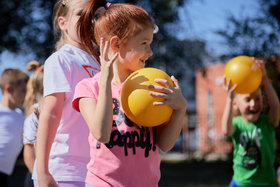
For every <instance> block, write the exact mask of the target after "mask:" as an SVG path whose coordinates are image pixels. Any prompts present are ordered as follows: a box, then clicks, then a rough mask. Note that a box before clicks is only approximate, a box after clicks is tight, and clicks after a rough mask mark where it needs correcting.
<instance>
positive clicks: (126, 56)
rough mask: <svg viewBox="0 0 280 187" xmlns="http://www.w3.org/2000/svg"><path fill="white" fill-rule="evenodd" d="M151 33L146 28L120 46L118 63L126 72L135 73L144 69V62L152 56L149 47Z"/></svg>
mask: <svg viewBox="0 0 280 187" xmlns="http://www.w3.org/2000/svg"><path fill="white" fill-rule="evenodd" d="M153 31H154V29H153V28H147V29H145V30H144V31H143V32H141V33H139V34H138V35H136V36H134V37H131V38H130V39H128V40H127V42H126V43H125V44H123V45H121V50H120V62H121V63H122V64H123V65H124V66H125V68H126V69H127V70H129V71H136V70H138V69H141V68H144V67H145V62H146V60H148V58H149V57H150V56H152V55H153V52H152V50H151V47H150V45H151V43H152V41H153Z"/></svg>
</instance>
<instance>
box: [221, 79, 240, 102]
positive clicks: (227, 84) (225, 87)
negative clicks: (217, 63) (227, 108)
mask: <svg viewBox="0 0 280 187" xmlns="http://www.w3.org/2000/svg"><path fill="white" fill-rule="evenodd" d="M223 78H224V89H225V90H226V92H227V95H228V97H230V98H231V99H232V98H233V91H234V90H235V88H236V86H237V84H235V85H233V86H232V87H231V88H229V85H230V82H231V79H230V78H229V79H228V81H227V82H226V76H224V77H223Z"/></svg>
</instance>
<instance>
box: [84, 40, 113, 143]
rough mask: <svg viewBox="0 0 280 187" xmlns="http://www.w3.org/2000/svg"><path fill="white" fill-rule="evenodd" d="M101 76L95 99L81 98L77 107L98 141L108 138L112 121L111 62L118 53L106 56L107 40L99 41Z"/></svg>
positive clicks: (105, 141) (105, 140)
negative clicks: (110, 56)
mask: <svg viewBox="0 0 280 187" xmlns="http://www.w3.org/2000/svg"><path fill="white" fill-rule="evenodd" d="M100 49H101V50H100V60H101V78H100V85H99V93H98V98H97V101H96V100H94V99H93V98H81V99H80V100H79V109H80V112H81V114H82V116H83V117H84V119H85V121H86V123H87V124H88V127H89V130H90V132H91V134H92V135H93V136H94V137H95V138H96V139H97V140H98V141H100V142H103V143H107V142H108V141H109V140H110V135H111V130H112V123H113V106H112V103H113V102H112V89H111V82H112V78H113V68H112V66H113V63H114V62H115V60H116V58H117V56H118V54H115V55H114V56H113V58H112V59H111V60H110V59H109V58H108V49H109V42H107V41H104V40H103V39H101V42H100Z"/></svg>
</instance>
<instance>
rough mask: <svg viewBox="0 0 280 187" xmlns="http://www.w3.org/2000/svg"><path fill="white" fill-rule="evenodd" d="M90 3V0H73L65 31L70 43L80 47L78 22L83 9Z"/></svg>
mask: <svg viewBox="0 0 280 187" xmlns="http://www.w3.org/2000/svg"><path fill="white" fill-rule="evenodd" d="M87 3H88V0H72V1H71V4H70V7H69V13H68V17H67V18H66V25H65V27H64V29H65V30H64V31H65V33H66V35H67V38H68V39H67V40H68V42H69V43H70V44H72V45H74V46H77V47H79V46H80V39H79V36H78V33H77V22H78V20H79V18H80V16H81V13H82V10H83V9H84V7H85V6H86V4H87Z"/></svg>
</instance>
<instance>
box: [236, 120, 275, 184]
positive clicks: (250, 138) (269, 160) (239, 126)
mask: <svg viewBox="0 0 280 187" xmlns="http://www.w3.org/2000/svg"><path fill="white" fill-rule="evenodd" d="M232 123H233V125H234V127H235V130H234V133H233V135H232V140H233V147H234V150H233V171H234V174H233V179H234V180H235V181H236V182H237V184H239V185H241V186H274V185H276V174H275V170H274V165H273V164H274V159H275V152H274V145H275V130H274V127H273V125H272V124H270V123H269V121H268V116H267V115H261V116H260V118H259V119H258V121H257V122H256V123H251V122H249V123H246V122H244V121H243V119H242V117H241V116H238V117H235V118H233V120H232Z"/></svg>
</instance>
